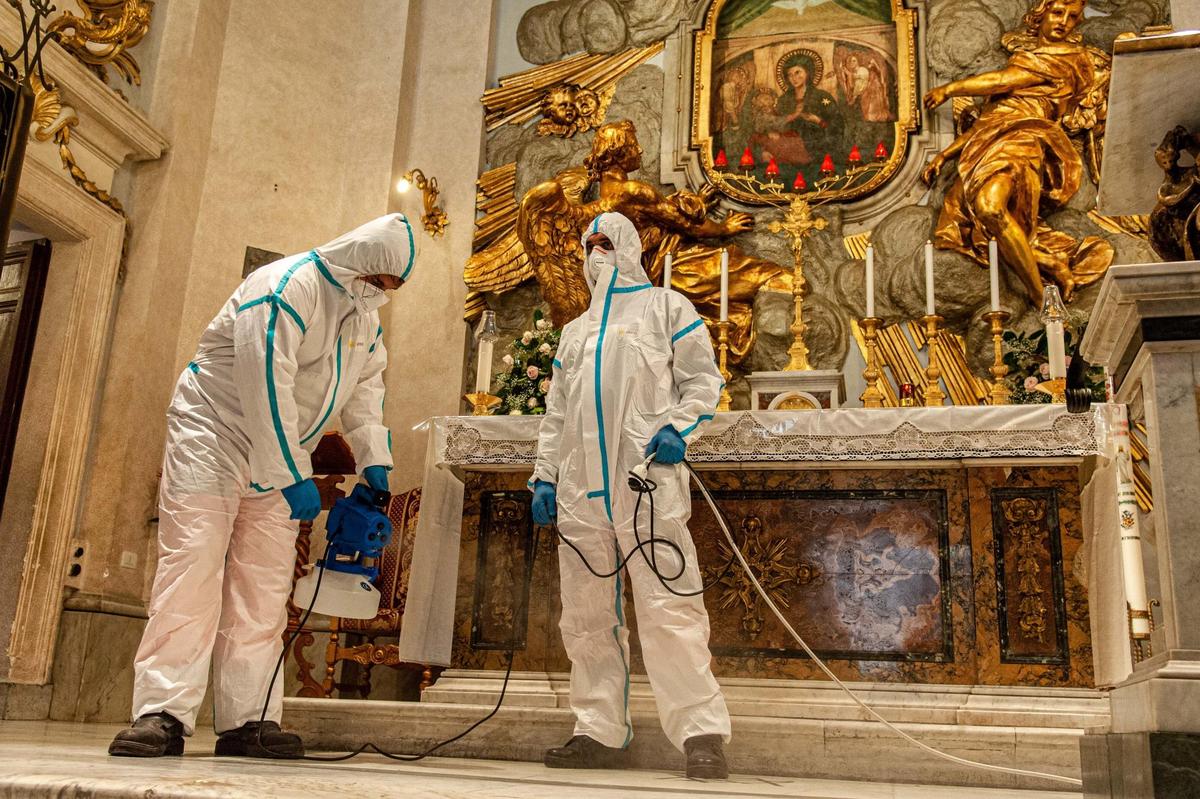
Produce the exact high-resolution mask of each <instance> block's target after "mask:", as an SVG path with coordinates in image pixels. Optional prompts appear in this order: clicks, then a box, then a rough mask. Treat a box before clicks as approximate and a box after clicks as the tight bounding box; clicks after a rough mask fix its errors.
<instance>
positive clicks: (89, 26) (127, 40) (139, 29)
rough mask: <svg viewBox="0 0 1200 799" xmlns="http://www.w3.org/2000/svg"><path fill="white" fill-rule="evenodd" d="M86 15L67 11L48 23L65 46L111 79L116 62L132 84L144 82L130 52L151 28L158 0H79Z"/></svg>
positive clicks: (118, 69) (47, 30)
mask: <svg viewBox="0 0 1200 799" xmlns="http://www.w3.org/2000/svg"><path fill="white" fill-rule="evenodd" d="M76 3H77V4H78V5H79V8H80V9H82V10H83V16H76V15H75V14H72V13H71V12H69V11H67V12H64V13H63V15H62V16H61V17H58V18H56V19H55V20H53V21H52V22H51V23H50V24H49V25H47V26H46V32H47V33H48V34H50V35H52V36H53V37H54V38H55V39H56V40H57V41H58V43H59V44H61V45H62V46H63V48H64V49H65V50H66V51H67V52H69V53H70V54H71V55H73V56H75V57H76V58H77V59H79V60H80V61H82V62H83V63H84V64H87V65H88V66H89V67H91V68H92V69H93V70H95V72H96V73H97V74H98V75H99V76H100V78H101V80H105V79H107V69H106V66H107V65H110V64H111V65H112V66H113V67H115V68H116V70H117V72H119V73H120V74H121V77H123V78H124V79H125V80H126V81H127V82H128V83H133V84H136V85H141V82H142V71H141V68H140V67H139V66H138V63H137V60H136V59H134V57H133V56H132V55H131V54H130V53H129V50H130V49H132V48H133V47H135V46H136V45H137V44H138V42H140V41H141V40H142V39H143V38H144V37H145V35H146V33H147V32H148V31H149V30H150V16H151V12H153V10H154V0H76Z"/></svg>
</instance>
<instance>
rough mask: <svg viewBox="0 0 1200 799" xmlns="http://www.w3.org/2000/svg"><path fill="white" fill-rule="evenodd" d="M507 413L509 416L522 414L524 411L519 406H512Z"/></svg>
mask: <svg viewBox="0 0 1200 799" xmlns="http://www.w3.org/2000/svg"><path fill="white" fill-rule="evenodd" d="M508 415H509V416H524V415H525V411H523V410H521V409H520V408H513V409H512V410H511V411H509V412H508Z"/></svg>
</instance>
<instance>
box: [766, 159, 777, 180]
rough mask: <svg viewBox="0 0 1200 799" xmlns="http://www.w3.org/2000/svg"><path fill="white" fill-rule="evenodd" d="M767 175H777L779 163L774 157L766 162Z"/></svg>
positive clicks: (774, 176) (775, 176) (772, 176)
mask: <svg viewBox="0 0 1200 799" xmlns="http://www.w3.org/2000/svg"><path fill="white" fill-rule="evenodd" d="M767 177H769V178H777V177H779V164H777V163H775V159H774V158H773V157H772V158H771V160H770V161H768V162H767Z"/></svg>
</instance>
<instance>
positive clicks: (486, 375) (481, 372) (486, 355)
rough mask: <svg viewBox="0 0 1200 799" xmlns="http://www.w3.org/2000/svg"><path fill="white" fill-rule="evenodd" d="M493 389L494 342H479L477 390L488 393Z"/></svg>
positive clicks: (476, 371)
mask: <svg viewBox="0 0 1200 799" xmlns="http://www.w3.org/2000/svg"><path fill="white" fill-rule="evenodd" d="M491 387H492V342H490V341H480V342H479V362H478V364H476V366H475V390H476V391H478V392H480V393H481V394H486V393H488V389H490V388H491Z"/></svg>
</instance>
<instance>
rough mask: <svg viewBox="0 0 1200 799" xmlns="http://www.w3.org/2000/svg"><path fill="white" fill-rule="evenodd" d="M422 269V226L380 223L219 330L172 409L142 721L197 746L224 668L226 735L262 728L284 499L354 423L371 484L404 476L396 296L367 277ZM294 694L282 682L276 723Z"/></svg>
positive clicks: (235, 307)
mask: <svg viewBox="0 0 1200 799" xmlns="http://www.w3.org/2000/svg"><path fill="white" fill-rule="evenodd" d="M413 260H414V247H413V233H412V228H411V226H410V225H409V223H408V220H407V219H405V217H404V216H403V215H401V214H391V215H388V216H385V217H381V218H379V219H376V220H374V221H372V222H369V223H367V224H365V225H363V226H362V227H359V228H357V229H355V230H353V231H351V232H350V233H347V234H345V235H343V236H341V237H339V238H337V239H334V240H333V241H331V242H329V243H328V244H326V245H324V246H322V247H317V248H316V249H315V250H310V251H309V252H307V253H304V254H302V255H293V256H291V257H288V258H284V259H283V260H280V261H276V262H275V263H272V264H269V265H267V266H264V267H262V268H260V269H258V270H256V271H255V272H253V273H252V274H251V275H250V276H249V277H247V278H246V280H245V281H243V282H242V284H241V285H240V286H238V288H237V289H236V290H235V291H234V293H233V296H232V297H230V298H229V300H228V301H227V302H226V303H225V306H224V307H223V308H222V309H221V312H220V313H218V314H217V316H216V318H215V319H213V321H212V323H211V324H210V325H209V326H208V329H207V330H205V332H204V334H203V336H202V337H201V339H200V345H199V349H198V350H197V352H196V357H195V359H194V360H193V361H192V362H191V363H190V364H188V367H187V368H186V369H185V370H184V371H183V374H182V375H180V377H179V381H178V382H177V383H176V386H175V395H174V398H173V399H172V401H171V406H170V409H169V410H168V412H167V444H166V453H165V456H164V461H163V474H162V482H161V485H160V488H159V533H158V546H159V560H158V570H157V572H156V573H155V576H154V588H153V591H152V594H151V599H150V609H149V621H148V622H147V624H146V629H145V632H144V633H143V636H142V642H141V646H140V647H139V648H138V652H137V657H136V660H135V663H134V693H133V717H134V718H135V719H136V718H138V717H139V716H142V715H145V714H149V713H157V712H160V711H162V712H166V713H169V714H171V715H172V716H174V717H175V718H176V719H178V720H179V721H180V722H182V724H183V727H184V732H185V734H187V735H191V734H192V732H193V730H194V727H195V721H196V711H197V708H198V706H199V705H200V702H201V701H202V699H203V697H204V691H205V685H206V683H207V681H208V671H209V663H210V659H211V663H212V669H213V694H214V698H215V710H214V712H215V719H214V727H215V729H216V731H217V732H218V733H220V732H225V731H227V730H232V729H236V728H238V727H241V726H242V725H243V724H245V723H246V722H249V721H257V720H258V717H259V714H260V713H261V712H262V706H263V701H264V699H265V698H266V696H265V692H266V687H267V681H268V680H269V678H270V675H271V669H272V668H273V667H274V665H275V661H276V659H277V658H278V657H279V651H280V647H281V646H282V642H281V640H280V636H281V634H282V632H283V628H284V625H285V623H286V615H287V612H286V602H287V597H288V593H289V592H290V590H291V584H292V570H293V564H294V561H295V555H296V553H295V548H294V543H295V539H296V533H297V529H298V528H297V522H295V521H293V520H291V519H290V518H289V507H288V504H287V502H286V501H285V500H284V497H283V496H282V494H281V493H280V491H279V489H282V488H285V487H287V486H290V485H293V484H295V483H299V482H301V481H302V480H305V479H307V478H309V477H311V476H312V466H311V464H310V460H309V455H310V453H311V452H312V450H314V449H315V448H316V446H317V444H318V442H319V441H320V440H321V433H322V432H323V431H324V430H325V429H326V428H327V427H328V426H329V425H330V424H331V423H332V422H335V421H336V420H338V419H339V417H340V419H341V428H342V430H343V431H344V434H345V437H346V440H347V441H348V442H349V444H350V447H351V449H352V450H353V452H354V457H355V461H356V463H357V467H358V470H359V471H360V472H361V471H362V470H364V469H366V468H367V467H368V466H384V467H387V468H389V469H390V468H391V466H392V457H391V452H390V441H389V438H390V436H389V433H388V430H387V428H386V427H384V425H383V394H384V386H383V376H382V375H383V369H384V367H385V366H386V364H387V352H386V350H385V349H384V346H383V336H382V334H383V329H382V327H381V326H380V324H379V314H378V313H377V311H376V309H377V308H378V307H379V306H380V305H382V304H383V302H385V301H386V295H384V294H383V292H381V291H379V290H378V289H376V288H375V287H373V286H370V285H368V284H366V283H364V282H363V281H361V280H356V279H355V278H357V277H359V276H361V275H374V274H388V275H395V276H397V277H400V278H402V279H407V278H408V276H409V273H410V271H411V270H412V265H413ZM282 690H283V681H282V680H278V681H276V684H275V690H274V692H273V694H272V696H271V699H270V704H269V708H268V712H267V720H269V721H276V722H278V721H279V718H280V711H281V702H282Z"/></svg>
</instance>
